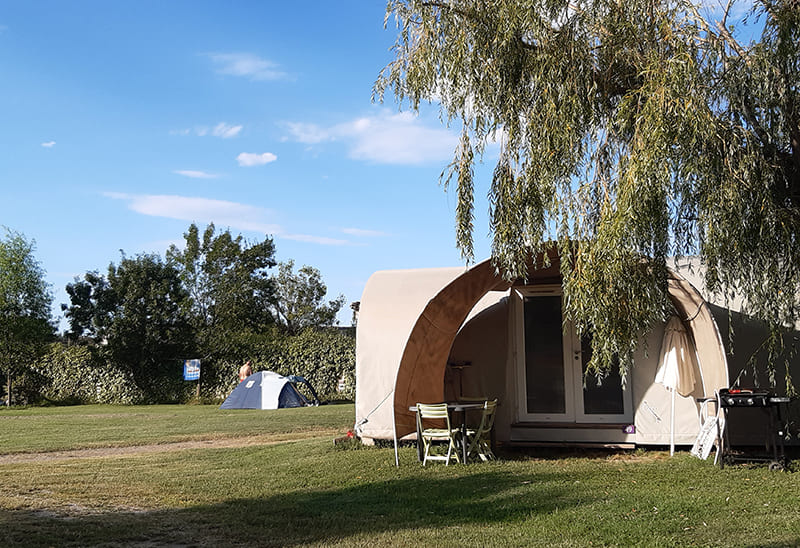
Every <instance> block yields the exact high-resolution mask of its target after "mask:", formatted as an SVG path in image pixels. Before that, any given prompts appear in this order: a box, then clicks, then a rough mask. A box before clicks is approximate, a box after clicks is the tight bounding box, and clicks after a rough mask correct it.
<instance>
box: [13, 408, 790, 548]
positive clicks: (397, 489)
mask: <svg viewBox="0 0 800 548" xmlns="http://www.w3.org/2000/svg"><path fill="white" fill-rule="evenodd" d="M342 408H343V409H344V410H345V411H346V412H343V413H342V415H341V419H342V420H343V424H341V428H342V430H343V429H345V428H346V427H348V426H349V422H350V421H351V420H352V406H342ZM320 409H321V408H320ZM306 411H316V410H315V409H307V410H306ZM248 428H249V426H248ZM312 431H315V430H313V429H312ZM317 431H318V430H317ZM501 455H502V456H503V460H502V461H500V462H493V463H485V464H473V465H469V466H462V465H458V466H456V465H453V466H449V467H445V466H443V465H429V466H427V467H425V468H423V467H422V466H421V465H419V463H417V462H416V456H415V452H414V450H413V449H411V448H401V451H400V457H401V466H400V468H396V467H395V466H394V454H393V451H392V450H391V449H379V448H364V449H361V450H353V451H344V450H340V449H337V448H335V447H334V445H333V443H332V439H331V437H329V436H325V435H321V436H314V435H310V436H309V437H308V438H307V439H305V440H302V441H286V442H282V443H275V444H269V445H262V446H257V445H251V446H246V447H239V448H226V449H217V448H214V449H196V450H185V451H172V452H166V453H158V454H151V455H145V454H142V455H134V456H125V457H109V458H92V459H83V460H80V459H71V460H49V461H36V462H26V463H13V464H4V465H0V477H2V482H0V524H1V525H2V527H3V532H4V545H8V546H53V545H55V546H98V545H100V546H148V547H149V546H298V545H310V546H332V545H349V546H419V545H426V544H430V545H437V546H464V545H467V546H590V545H595V546H598V545H599V546H693V545H694V546H792V545H795V544H797V542H798V540H800V511H798V508H800V504H799V503H800V500H798V498H800V495H799V494H800V479H798V475H797V474H794V473H776V472H770V471H769V470H767V469H766V468H765V467H746V466H735V467H727V468H725V469H724V470H720V469H719V468H717V467H714V466H713V465H712V464H711V463H710V462H704V461H700V460H698V459H695V458H693V457H691V456H689V455H687V454H679V455H677V456H676V457H674V458H669V457H666V456H665V454H664V453H663V452H637V453H634V454H616V453H597V454H585V455H583V456H582V454H577V455H576V454H573V455H569V454H567V455H546V454H544V453H539V454H538V455H537V454H526V453H521V452H520V453H516V452H504V453H503V452H501Z"/></svg>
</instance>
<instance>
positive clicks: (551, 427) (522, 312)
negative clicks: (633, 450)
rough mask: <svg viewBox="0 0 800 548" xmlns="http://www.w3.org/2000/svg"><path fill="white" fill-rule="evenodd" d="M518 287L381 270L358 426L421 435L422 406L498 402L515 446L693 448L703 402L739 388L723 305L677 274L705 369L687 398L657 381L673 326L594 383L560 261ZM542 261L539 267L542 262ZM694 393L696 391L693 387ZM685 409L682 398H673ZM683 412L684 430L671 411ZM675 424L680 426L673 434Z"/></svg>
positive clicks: (363, 312)
mask: <svg viewBox="0 0 800 548" xmlns="http://www.w3.org/2000/svg"><path fill="white" fill-rule="evenodd" d="M549 258H550V266H549V267H547V268H539V269H533V268H531V269H530V270H529V276H528V280H527V282H526V283H524V284H523V283H522V282H519V281H518V282H514V283H508V282H506V281H504V280H503V279H502V278H501V277H499V276H498V275H496V274H495V271H494V268H493V267H492V265H491V263H490V261H485V262H483V263H479V264H477V265H475V266H473V267H471V268H436V269H419V270H397V271H380V272H376V273H375V274H373V275H372V277H370V279H369V280H368V282H367V284H366V286H365V288H364V292H363V295H362V298H361V303H360V311H359V319H358V328H357V342H356V425H357V431H358V434H359V436H360V437H361V438H362V440H363V441H364V442H365V443H370V442H373V441H374V440H391V439H393V437H394V435H395V431H396V434H397V436H398V437H400V438H402V437H405V436H409V437H413V436H414V434H415V417H414V414H413V412H411V411H409V406H413V405H414V404H416V403H417V402H423V403H431V402H441V401H451V400H456V399H459V398H460V397H487V398H498V400H499V407H498V412H497V416H496V421H495V437H496V439H497V441H498V442H500V443H511V444H520V445H525V444H602V445H609V446H621V447H626V446H627V447H632V446H638V445H669V443H670V441H671V439H672V437H671V434H672V435H674V442H675V443H676V444H678V445H691V444H692V443H693V442H694V441H695V439H696V437H697V434H698V431H699V427H700V419H699V414H700V404H699V403H698V402H697V398H701V397H705V396H713V395H714V392H715V391H716V390H718V389H720V388H724V387H727V386H729V382H730V380H729V373H728V363H727V360H726V351H725V348H724V345H723V340H722V337H721V335H720V330H719V329H718V327H717V323H716V321H715V317H714V315H713V314H712V307H711V306H709V304H708V303H707V302H706V301H705V300H704V299H703V297H702V296H701V295H700V293H699V292H698V291H697V290H696V289H695V287H694V286H693V285H692V284H691V283H689V282H688V281H687V280H686V278H684V277H683V276H682V275H680V274H678V272H676V271H675V270H671V274H670V278H669V297H670V300H671V301H672V304H673V305H674V308H675V312H676V315H677V316H678V318H679V319H680V321H681V322H682V324H683V326H684V327H685V328H686V331H687V332H688V334H689V335H690V336H689V340H690V343H691V344H692V345H693V348H691V349H689V350H688V351H690V352H692V353H694V352H696V354H695V355H694V356H695V358H696V359H695V360H694V362H695V366H694V367H696V371H694V375H693V377H694V381H693V385H692V386H691V389H690V390H689V391H688V393H686V395H678V396H677V397H676V398H675V399H674V400H673V397H674V395H673V393H672V392H670V390H668V389H667V388H666V387H665V386H664V385H663V384H659V383H657V382H655V378H656V373H657V371H658V367H659V364H660V361H661V357H662V356H661V353H662V351H661V346H662V340H663V337H664V327H665V326H664V325H659V326H656V328H654V329H653V330H652V331H651V332H650V334H649V335H648V336H647V338H646V339H647V340H646V341H642V343H641V344H640V347H639V349H638V350H637V352H636V354H635V358H634V363H635V365H634V367H633V368H632V370H631V371H630V372H629V374H628V378H627V382H626V385H625V387H624V388H623V387H622V385H621V383H620V378H619V376H618V375H617V376H615V375H611V376H609V377H608V378H607V379H606V380H605V381H604V382H603V383H602V384H601V385H597V384H596V383H595V382H594V381H593V380H589V381H588V382H587V385H586V387H585V388H584V385H583V377H584V376H583V371H584V369H583V367H584V366H585V363H586V362H587V361H588V358H589V352H590V347H589V346H588V345H587V344H586V341H581V340H580V339H579V337H577V335H576V334H575V332H574V329H573V328H572V326H571V325H570V324H569V323H565V322H564V321H563V318H562V307H561V277H560V273H559V258H558V256H557V255H556V254H555V253H552V254H551V255H550V257H549ZM541 259H542V257H539V258H538V260H539V261H540V264H541ZM683 392H686V390H683ZM673 402H674V403H673ZM673 405H674V412H675V415H674V426H672V427H671V421H670V418H671V412H672V410H673V407H672V406H673ZM671 428H674V431H673V432H671Z"/></svg>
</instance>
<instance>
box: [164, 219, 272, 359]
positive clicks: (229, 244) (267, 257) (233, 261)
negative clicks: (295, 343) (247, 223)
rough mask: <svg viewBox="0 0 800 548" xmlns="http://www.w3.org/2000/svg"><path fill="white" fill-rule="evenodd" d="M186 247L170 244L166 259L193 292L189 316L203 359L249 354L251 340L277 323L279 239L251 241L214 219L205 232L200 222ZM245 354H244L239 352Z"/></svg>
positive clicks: (192, 227)
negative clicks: (274, 310)
mask: <svg viewBox="0 0 800 548" xmlns="http://www.w3.org/2000/svg"><path fill="white" fill-rule="evenodd" d="M183 236H184V240H185V241H186V246H185V247H184V249H179V248H178V247H177V246H174V245H173V246H171V247H170V249H169V250H168V251H167V259H168V260H169V261H170V262H171V263H172V264H174V265H175V267H176V268H177V269H178V271H179V273H180V277H181V280H182V281H183V284H184V287H185V288H186V289H187V291H188V292H189V301H188V302H189V305H190V307H189V315H190V318H191V321H192V325H193V327H194V329H195V332H196V333H197V337H198V343H199V346H200V348H199V350H200V351H201V353H202V356H203V357H204V358H208V357H220V356H223V355H225V356H229V357H231V358H233V356H234V355H235V359H237V360H238V359H244V358H245V357H246V356H247V354H248V352H249V349H248V344H247V339H248V338H249V336H250V335H252V334H257V333H263V332H264V331H265V330H267V329H268V328H269V327H270V326H273V325H274V324H275V319H274V318H273V316H272V313H271V311H270V309H271V304H272V302H273V299H274V295H275V283H274V280H273V279H272V277H271V276H270V273H269V270H270V269H271V268H272V267H273V266H275V264H276V262H275V244H274V243H273V241H272V238H269V237H265V238H264V240H262V241H260V242H247V241H246V240H245V239H244V238H242V236H241V235H237V236H235V237H234V236H232V235H231V232H230V230H225V231H221V232H219V233H217V230H216V228H215V226H214V224H213V223H211V224H209V225H208V226H207V227H206V228H205V230H204V231H203V233H202V234H200V230H199V229H198V227H197V225H196V224H194V223H193V224H192V225H190V226H189V230H188V231H187V232H186V233H185V234H184V235H183ZM238 354H241V355H238Z"/></svg>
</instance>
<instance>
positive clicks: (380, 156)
mask: <svg viewBox="0 0 800 548" xmlns="http://www.w3.org/2000/svg"><path fill="white" fill-rule="evenodd" d="M286 127H287V129H288V130H289V134H290V138H291V139H292V140H294V141H297V142H300V143H305V144H319V143H322V142H325V141H338V142H343V143H345V144H346V146H347V147H348V155H349V156H350V157H351V158H353V159H355V160H366V161H369V162H376V163H379V164H411V165H419V164H426V163H431V162H442V161H446V160H449V159H450V158H451V156H452V155H453V150H454V149H455V147H456V144H457V143H458V136H456V135H455V134H453V133H452V132H451V131H449V130H447V129H445V128H442V127H440V126H436V127H427V126H425V125H423V124H422V122H420V120H419V118H417V117H416V116H415V115H413V114H410V113H400V114H392V115H389V114H382V115H379V116H371V117H364V118H358V119H355V120H352V121H350V122H345V123H342V124H337V125H334V126H330V127H323V126H319V125H316V124H308V123H297V122H292V123H288V124H287V125H286Z"/></svg>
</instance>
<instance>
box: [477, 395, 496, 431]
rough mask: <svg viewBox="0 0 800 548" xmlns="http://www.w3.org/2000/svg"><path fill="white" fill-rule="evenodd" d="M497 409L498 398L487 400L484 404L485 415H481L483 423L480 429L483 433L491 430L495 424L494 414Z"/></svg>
mask: <svg viewBox="0 0 800 548" xmlns="http://www.w3.org/2000/svg"><path fill="white" fill-rule="evenodd" d="M495 411H497V399H494V400H486V403H484V404H483V415H482V416H481V424H480V426H479V427H478V431H479V432H481V433H484V432H490V431H491V430H492V426H494V415H495Z"/></svg>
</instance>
